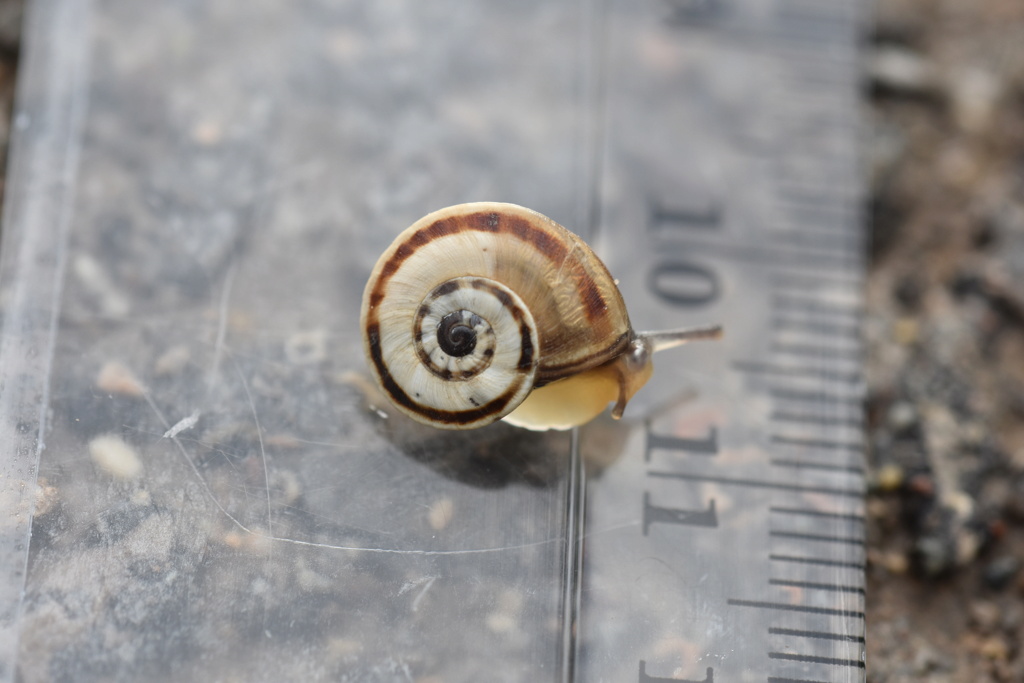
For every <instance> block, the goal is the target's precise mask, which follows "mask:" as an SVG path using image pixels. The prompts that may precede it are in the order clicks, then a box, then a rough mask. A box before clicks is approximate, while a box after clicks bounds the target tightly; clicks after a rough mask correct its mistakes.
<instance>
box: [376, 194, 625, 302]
mask: <svg viewBox="0 0 1024 683" xmlns="http://www.w3.org/2000/svg"><path fill="white" fill-rule="evenodd" d="M466 230H478V231H480V232H491V233H501V232H505V233H508V234H510V235H514V236H515V237H517V238H518V239H520V240H521V241H523V242H526V243H528V244H531V245H533V246H534V248H536V249H537V251H539V252H540V253H542V254H544V256H545V257H546V258H548V259H550V260H551V261H565V260H566V258H567V256H568V255H569V254H570V251H571V250H572V249H573V246H572V245H567V244H566V243H565V242H563V241H562V240H560V239H559V238H558V237H557V236H556V235H553V234H552V233H551V232H549V231H547V230H543V229H541V228H538V227H537V226H535V225H532V224H531V223H530V221H528V220H526V219H523V218H520V217H519V216H513V215H507V214H506V215H502V214H500V213H498V212H495V211H482V212H478V213H472V214H467V215H465V216H462V217H454V216H452V217H448V218H442V219H439V220H437V221H434V222H433V223H431V224H430V225H428V226H427V227H425V228H423V229H421V230H417V231H416V232H415V233H413V234H412V235H410V236H409V238H408V239H407V240H406V241H405V242H403V243H402V244H400V245H399V246H398V247H397V248H396V249H395V251H394V253H393V254H392V255H391V258H389V259H388V260H387V261H386V262H385V263H383V264H382V265H381V268H380V277H379V278H378V279H377V282H376V283H375V286H374V288H373V291H372V292H371V293H370V305H371V307H374V306H375V305H376V304H379V303H380V302H381V301H383V298H384V288H385V286H386V285H387V282H388V280H390V279H391V276H392V275H394V274H395V273H397V272H398V269H399V268H400V267H401V266H402V263H403V262H404V261H405V260H406V259H408V258H409V257H410V256H412V255H413V254H414V253H415V252H416V250H417V249H419V248H420V247H422V246H424V245H426V244H429V243H430V242H433V241H434V240H435V239H439V238H441V237H445V236H447V235H454V234H456V233H459V232H464V231H466ZM572 277H573V280H574V282H575V284H576V289H577V291H578V292H579V295H580V301H581V302H582V303H583V308H584V314H585V315H586V316H587V319H588V320H591V321H593V320H596V319H598V318H600V317H601V316H602V315H604V314H605V312H606V311H607V310H608V303H607V301H605V299H604V296H602V294H601V291H600V288H599V287H598V286H597V283H596V282H594V279H593V278H592V277H591V276H590V274H589V273H587V272H586V271H585V270H584V269H582V268H580V269H577V270H575V271H574V272H573V273H572Z"/></svg>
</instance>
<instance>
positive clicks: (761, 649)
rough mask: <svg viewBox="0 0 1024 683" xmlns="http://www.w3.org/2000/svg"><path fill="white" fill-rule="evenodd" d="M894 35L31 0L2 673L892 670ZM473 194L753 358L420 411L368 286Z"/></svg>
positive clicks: (690, 675)
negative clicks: (427, 414) (714, 325)
mask: <svg viewBox="0 0 1024 683" xmlns="http://www.w3.org/2000/svg"><path fill="white" fill-rule="evenodd" d="M855 19H856V17H855V16H853V15H852V14H850V9H849V7H848V6H847V4H846V3H841V2H834V3H820V2H818V3H802V2H784V1H783V0H776V1H771V2H770V1H768V0H750V1H749V2H739V1H737V2H725V1H724V0H722V1H721V2H671V3H651V4H649V5H646V6H643V7H638V6H636V5H635V3H626V2H618V1H610V2H607V3H602V2H593V3H591V2H584V1H583V0H573V1H565V2H561V1H556V2H550V1H545V2H532V1H526V2H523V1H522V0H516V1H515V2H486V3H485V2H458V1H454V0H453V1H450V2H432V3H417V2H405V1H403V0H395V1H390V0H388V1H381V2H374V3H335V2H327V1H322V2H321V1H317V0H310V1H305V2H299V3H280V2H269V1H264V0H256V1H246V2H240V1H235V0H219V1H217V2H209V3H197V2H192V1H190V0H181V1H179V2H160V3H146V4H145V5H140V4H139V3H136V2H132V1H131V0H108V1H104V2H95V3H89V2H84V1H82V0H36V1H35V2H33V3H32V6H31V12H30V21H29V30H28V32H27V48H26V49H27V54H26V57H25V60H24V63H23V70H22V79H21V85H20V92H19V104H18V113H17V116H16V129H17V135H16V141H15V148H14V154H13V158H12V162H11V166H10V175H9V181H8V189H7V198H6V202H7V203H6V207H5V217H4V234H3V244H2V249H3V251H2V255H0V257H2V263H0V287H2V297H3V298H2V305H3V334H2V337H0V344H2V346H0V380H2V382H3V391H0V448H2V453H3V454H2V455H0V468H2V469H0V475H2V476H0V510H2V511H3V513H4V517H3V522H2V523H0V680H12V681H13V680H19V681H49V680H81V681H90V680H125V681H128V680H142V679H149V680H152V681H184V680H248V681H261V680H266V681H278V680H301V679H306V680H321V679H322V680H350V681H392V680H394V681H419V682H421V683H428V682H429V683H436V682H438V681H480V680H487V681H527V680H529V681H541V680H552V681H555V680H574V679H575V680H580V681H620V680H637V681H648V682H649V681H658V680H684V679H685V680H704V681H708V683H711V681H712V680H715V679H716V678H717V680H721V681H725V680H733V681H754V680H757V681H763V680H765V679H766V677H767V678H768V679H769V680H777V681H783V680H795V679H804V680H830V681H849V680H859V679H860V678H862V677H863V671H864V669H863V661H862V656H863V655H862V652H863V637H862V636H863V615H862V614H860V616H858V613H859V612H860V611H861V610H862V609H863V605H862V592H863V591H862V585H863V583H862V580H863V577H862V570H861V569H860V566H861V565H862V563H863V552H862V547H861V545H859V542H860V541H859V539H860V535H861V533H862V530H861V527H860V517H859V514H860V505H861V503H860V488H861V486H862V481H861V476H862V475H861V473H860V471H859V469H858V467H859V445H858V439H859V404H858V402H857V392H858V388H859V384H858V378H857V360H856V353H857V345H856V316H857V306H858V304H859V296H858V293H857V286H858V281H859V280H858V279H859V268H860V266H859V240H860V230H859V225H858V222H857V215H856V211H855V209H854V207H855V202H856V200H857V187H858V183H857V176H856V167H855V163H854V162H855V158H854V154H853V149H854V148H853V144H854V141H855V139H854V131H853V128H852V125H851V124H852V123H853V119H852V118H851V117H852V116H853V109H854V107H853V103H854V102H855V100H854V99H853V97H854V85H855V84H854V81H853V74H854V67H855V65H854V56H855V55H854V51H853V48H854V42H853V37H854V33H853V32H854V28H855V26H854V22H855ZM474 200H500V201H509V202H515V203H519V204H522V205H525V206H529V207H530V208H533V209H536V210H538V211H540V212H542V213H544V214H546V215H549V216H551V217H552V218H554V219H555V220H557V221H559V222H560V223H562V224H564V225H566V226H568V227H570V228H571V229H574V230H575V231H576V232H577V233H579V234H580V235H582V236H583V237H584V238H586V239H588V240H591V241H592V244H593V245H594V246H595V248H596V249H597V251H598V252H599V253H600V254H601V255H602V256H603V257H605V259H606V262H607V264H608V265H609V267H610V269H611V271H612V272H613V274H615V275H616V277H618V278H620V280H621V286H622V290H623V293H624V296H625V298H626V301H627V304H628V305H629V309H630V315H631V318H632V319H633V322H634V325H636V326H637V327H638V328H647V329H650V328H669V327H678V326H683V325H689V324H699V323H710V322H721V323H723V324H724V325H725V327H726V331H727V338H726V340H725V341H723V342H721V343H702V344H700V345H693V346H688V347H684V348H682V349H677V350H673V351H667V352H665V353H664V354H663V356H662V357H661V358H659V359H658V363H657V364H656V367H657V369H656V373H655V378H654V380H653V381H652V383H651V385H650V386H649V387H647V388H645V389H644V390H643V391H642V392H641V394H640V395H639V396H638V397H637V398H636V399H635V403H634V404H631V405H630V407H629V409H628V410H627V419H626V420H625V421H623V422H621V423H616V422H612V421H611V420H610V419H602V420H599V421H598V422H596V423H594V424H592V425H590V426H588V427H586V428H584V429H582V430H579V431H578V432H570V433H545V434H537V433H530V432H525V431H522V430H517V429H515V428H513V427H510V426H507V425H503V424H499V425H494V426H492V427H488V428H485V429H482V430H478V431H473V432H465V433H449V432H437V431H433V430H431V429H429V428H426V427H421V426H419V425H416V424H413V423H411V422H409V421H407V420H405V419H403V418H401V417H400V416H398V415H396V414H395V413H394V411H391V410H389V407H388V406H387V405H386V404H383V403H380V402H379V401H378V397H376V396H375V394H374V392H373V390H372V387H370V386H369V385H368V383H367V381H366V369H365V364H364V359H363V357H362V352H361V347H360V341H359V330H358V310H359V300H360V297H361V294H362V288H363V284H364V283H365V281H366V278H367V276H368V274H369V271H370V268H371V266H372V264H373V262H374V261H375V260H376V258H377V255H378V254H379V253H380V252H381V251H383V249H384V247H385V246H386V245H387V244H388V243H389V242H390V240H391V239H392V237H393V236H394V235H396V234H397V233H398V232H400V231H401V230H402V229H403V228H405V227H406V226H407V225H409V224H411V223H412V222H413V221H415V220H416V219H417V218H419V217H420V216H421V215H423V214H425V213H427V212H429V211H431V210H434V209H437V208H440V207H442V206H446V205H449V204H454V203H459V202H464V201H474ZM837 539H838V540H837ZM808 544H809V545H808ZM779 557H783V558H785V557H789V558H794V557H800V558H803V560H802V561H793V560H779V559H777V558H779ZM801 634H802V635H801ZM808 634H817V635H808ZM823 634H830V635H823Z"/></svg>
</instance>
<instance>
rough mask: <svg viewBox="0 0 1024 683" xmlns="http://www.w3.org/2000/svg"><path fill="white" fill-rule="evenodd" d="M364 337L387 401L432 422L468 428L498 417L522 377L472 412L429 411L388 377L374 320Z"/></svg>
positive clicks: (367, 327) (388, 373) (517, 389)
mask: <svg viewBox="0 0 1024 683" xmlns="http://www.w3.org/2000/svg"><path fill="white" fill-rule="evenodd" d="M366 337H367V341H368V343H369V349H370V360H371V361H372V362H373V364H374V367H376V369H377V375H378V377H380V382H381V386H383V387H384V390H385V391H386V392H387V393H388V396H390V397H391V400H393V401H394V402H395V403H397V404H399V405H401V406H404V407H405V408H408V409H409V410H411V411H413V412H415V413H418V414H419V415H422V416H423V417H425V418H427V419H429V420H432V421H434V422H438V423H443V424H450V425H457V424H470V423H472V422H476V421H477V420H480V419H482V418H485V417H487V416H489V415H495V414H498V413H500V412H502V411H503V410H504V409H505V407H506V406H507V405H508V404H509V402H510V401H512V399H513V397H514V396H515V395H516V393H517V392H518V391H519V388H520V387H521V386H522V383H523V378H522V377H519V378H517V379H516V381H515V382H513V383H512V384H511V385H510V386H509V388H508V390H507V391H506V392H505V393H504V394H502V395H501V396H499V397H497V398H496V399H494V400H493V401H490V402H489V403H486V404H484V405H482V406H480V407H479V408H475V409H473V410H438V409H436V408H430V407H427V406H424V405H422V404H420V403H417V402H416V401H414V400H413V399H412V398H411V397H410V396H409V395H408V394H407V393H405V390H404V389H402V387H400V386H399V385H398V383H397V382H396V381H395V380H394V378H392V377H391V373H390V372H388V368H387V364H386V363H385V362H384V357H383V354H382V352H381V348H380V325H379V323H377V321H376V320H373V321H372V322H370V323H368V324H367V326H366Z"/></svg>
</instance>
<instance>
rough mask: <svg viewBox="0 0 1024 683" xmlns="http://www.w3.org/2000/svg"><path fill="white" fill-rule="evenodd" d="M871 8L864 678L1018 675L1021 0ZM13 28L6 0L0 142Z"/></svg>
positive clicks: (1023, 461)
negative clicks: (866, 663) (868, 479)
mask: <svg viewBox="0 0 1024 683" xmlns="http://www.w3.org/2000/svg"><path fill="white" fill-rule="evenodd" d="M875 13H876V16H875V21H874V23H873V27H872V33H871V36H870V41H869V42H868V43H867V49H866V54H865V57H866V59H865V84H866V88H865V100H864V104H865V118H866V120H867V122H868V124H869V126H868V127H867V128H868V133H869V140H870V144H869V146H868V148H867V149H868V155H867V157H868V161H869V163H870V174H871V177H870V187H871V214H872V219H873V220H872V225H873V227H872V232H873V235H872V244H873V247H872V261H871V262H872V265H871V272H870V276H869V280H868V290H867V315H866V320H865V337H866V343H867V350H868V353H867V368H866V373H867V382H868V403H867V413H868V420H869V425H868V427H869V435H868V436H869V444H870V452H869V461H870V466H871V481H872V488H871V493H870V498H869V503H868V511H869V527H868V542H869V549H868V561H869V565H868V580H869V591H868V622H867V623H868V657H869V660H868V661H869V667H868V671H869V674H868V678H869V680H870V681H875V682H876V683H882V682H885V683H896V682H900V681H923V680H928V681H950V682H960V681H964V682H966V681H971V682H972V683H974V682H978V681H989V680H991V681H1022V680H1024V653H1022V648H1021V642H1024V572H1022V571H1021V565H1022V563H1024V287H1022V286H1021V285H1020V284H1019V282H1020V281H1021V278H1022V277H1024V50H1022V49H1021V47H1020V46H1022V45H1024V3H1022V2H1020V0H971V1H970V2H965V1H963V0H878V1H877V2H876V7H875ZM20 23H21V2H18V1H17V0H0V153H3V154H5V153H6V147H7V138H8V133H9V128H10V125H9V124H10V109H11V101H12V97H13V89H14V87H13V86H14V77H15V74H16V68H17V54H18V40H19V33H20ZM0 187H2V181H0Z"/></svg>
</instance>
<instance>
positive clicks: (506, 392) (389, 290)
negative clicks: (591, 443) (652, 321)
mask: <svg viewBox="0 0 1024 683" xmlns="http://www.w3.org/2000/svg"><path fill="white" fill-rule="evenodd" d="M360 327H361V329H362V332H363V345H364V350H365V352H366V356H367V359H368V361H369V365H370V368H371V370H372V372H373V375H374V377H375V378H376V380H377V382H378V383H379V385H380V387H381V388H382V389H383V390H384V393H385V394H386V395H387V396H388V397H389V398H390V399H391V401H392V402H394V404H395V406H396V407H397V408H398V409H399V410H401V411H402V412H403V413H405V414H407V415H409V416H410V417H412V418H413V419H414V420H417V421H419V422H423V423H425V424H430V425H433V426H435V427H439V428H442V429H470V428H474V427H481V426H484V425H486V424H489V423H491V422H494V421H495V420H498V419H501V418H506V419H507V420H508V421H509V422H511V423H513V424H517V425H519V426H524V427H527V428H530V429H552V428H554V429H567V428H569V427H572V426H575V425H577V424H582V423H584V422H587V421H589V420H590V419H592V418H593V417H595V416H596V415H598V414H600V413H601V412H602V411H603V410H604V409H605V408H606V407H607V405H608V403H609V402H611V401H616V407H615V410H614V412H613V415H615V416H616V417H618V416H621V414H622V410H623V409H624V408H625V405H626V403H627V402H628V401H629V399H630V398H631V397H632V396H633V394H634V393H635V392H636V391H637V390H638V389H639V388H640V387H641V386H642V385H643V384H644V382H646V381H647V379H648V378H649V377H650V374H651V365H650V355H651V353H653V352H654V351H655V350H657V349H658V348H661V347H663V346H666V345H675V344H676V343H683V342H684V341H688V340H689V339H691V338H696V337H697V336H705V337H706V336H715V335H716V334H717V328H705V329H702V330H699V331H697V332H698V333H699V334H697V335H695V334H694V331H692V330H691V331H681V332H676V333H663V335H662V337H664V335H665V334H668V335H675V336H674V337H672V339H675V340H676V341H673V342H667V341H666V339H665V338H663V339H662V340H661V342H659V341H658V339H659V338H658V337H657V336H655V335H643V334H638V333H636V332H634V331H633V329H632V326H631V325H630V322H629V316H628V315H627V313H626V306H625V303H624V301H623V299H622V295H621V294H620V292H619V290H618V287H616V286H615V281H614V280H613V278H612V277H611V274H610V273H609V272H608V269H607V268H606V267H605V265H604V264H603V263H602V262H601V260H600V259H599V258H598V257H597V255H596V254H594V252H593V251H592V250H591V249H590V247H588V246H587V245H586V243H584V242H583V241H582V240H581V239H580V238H579V237H577V236H576V235H574V234H573V233H571V232H570V231H569V230H567V229H565V228H564V227H562V226H561V225H559V224H558V223H556V222H554V221H552V220H551V219H549V218H547V217H545V216H543V215H541V214H539V213H537V212H535V211H531V210H529V209H526V208H523V207H521V206H517V205H514V204H503V203H497V202H479V203H472V204H460V205H457V206H451V207H448V208H445V209H441V210H439V211H435V212H434V213H431V214H429V215H427V216H424V217H423V218H421V219H420V220H418V221H417V222H416V223H414V224H413V225H412V226H410V227H409V228H408V229H406V230H405V231H404V232H402V233H401V234H400V235H399V236H398V237H397V238H396V239H395V240H394V242H393V243H392V244H391V246H390V247H388V249H387V250H386V251H385V252H384V254H383V255H382V256H381V257H380V259H379V260H378V262H377V265H376V266H375V267H374V269H373V272H372V273H371V275H370V279H369V281H368V282H367V285H366V289H365V292H364V294H363V304H362V310H361V315H360ZM680 334H683V335H684V338H681V339H680V338H679V335H680ZM659 344H660V345H659Z"/></svg>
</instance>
